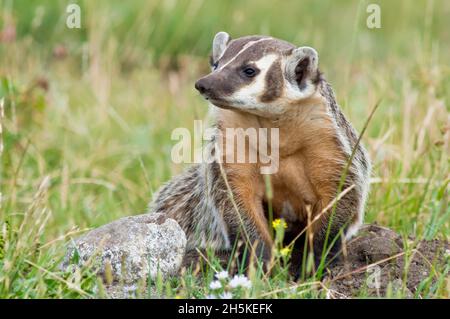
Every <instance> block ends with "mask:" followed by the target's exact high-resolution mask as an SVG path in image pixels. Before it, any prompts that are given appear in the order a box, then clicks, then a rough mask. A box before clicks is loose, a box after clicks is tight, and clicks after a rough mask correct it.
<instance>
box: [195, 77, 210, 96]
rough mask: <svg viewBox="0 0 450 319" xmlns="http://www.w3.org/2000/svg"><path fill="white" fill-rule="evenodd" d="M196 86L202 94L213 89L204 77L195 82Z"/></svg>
mask: <svg viewBox="0 0 450 319" xmlns="http://www.w3.org/2000/svg"><path fill="white" fill-rule="evenodd" d="M195 88H196V89H197V91H199V92H200V94H208V93H209V92H210V91H211V87H210V86H209V85H208V83H207V80H205V79H204V78H203V79H200V80H198V81H197V82H195Z"/></svg>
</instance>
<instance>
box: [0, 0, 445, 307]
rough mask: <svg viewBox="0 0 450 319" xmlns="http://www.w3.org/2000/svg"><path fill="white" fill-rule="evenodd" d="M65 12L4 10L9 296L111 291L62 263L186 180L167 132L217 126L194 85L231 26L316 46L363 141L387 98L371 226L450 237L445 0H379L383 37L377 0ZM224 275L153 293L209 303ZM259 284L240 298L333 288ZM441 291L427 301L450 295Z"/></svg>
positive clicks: (89, 5)
mask: <svg viewBox="0 0 450 319" xmlns="http://www.w3.org/2000/svg"><path fill="white" fill-rule="evenodd" d="M68 3H70V2H66V1H61V2H55V1H44V0H41V1H34V2H32V3H30V2H29V1H22V0H20V1H5V0H0V8H1V11H0V30H3V31H2V37H1V39H2V40H1V41H0V99H1V101H2V102H1V107H2V114H3V116H2V119H1V124H2V136H1V141H2V146H3V151H2V154H1V164H2V165H1V171H0V174H1V175H0V178H1V180H0V186H1V201H0V205H1V206H0V234H1V236H0V298H75V297H91V296H94V297H95V296H97V297H99V296H102V290H101V289H100V290H99V289H95V287H96V286H98V283H99V280H98V279H97V278H96V276H95V275H94V274H93V273H92V271H90V270H89V269H83V270H80V271H77V272H75V273H63V272H61V271H60V270H59V269H58V267H57V266H58V263H59V260H60V259H61V257H62V256H63V254H64V243H65V242H67V241H68V240H69V239H70V238H72V237H74V236H76V235H78V234H80V233H82V232H84V231H86V230H87V229H90V228H93V227H97V226H100V225H102V224H104V223H107V222H109V221H112V220H114V219H117V218H119V217H122V216H127V215H133V214H138V213H142V212H144V211H145V208H146V206H147V203H148V202H149V201H150V199H151V197H152V194H153V192H154V191H155V190H156V189H157V188H158V187H159V186H160V185H161V183H163V182H164V181H166V180H168V179H169V178H170V177H171V176H172V175H174V174H176V173H178V172H181V171H182V170H183V167H181V166H179V165H175V164H173V163H172V162H171V160H170V150H171V147H172V145H173V143H174V142H172V141H171V140H170V134H171V132H172V130H173V129H174V128H176V127H187V128H189V129H192V128H193V121H194V120H195V119H203V118H204V117H205V116H206V111H207V108H206V103H205V102H204V101H203V100H202V99H201V98H200V97H199V96H198V95H197V94H196V92H195V90H194V89H193V84H194V82H195V80H196V79H197V78H198V77H199V76H200V75H202V74H204V73H206V72H208V65H207V55H208V53H209V50H210V45H211V40H212V37H213V36H214V34H215V33H216V32H217V31H220V30H222V29H223V30H226V31H228V32H229V33H230V34H231V35H232V36H233V37H238V36H241V35H246V34H253V33H263V34H270V35H272V36H276V37H280V38H283V39H286V40H288V41H291V42H294V43H297V44H299V45H311V46H313V47H315V48H316V49H317V50H318V52H319V54H320V64H321V69H322V71H324V73H325V76H326V77H327V78H328V80H329V81H330V82H331V83H332V85H333V87H334V89H335V91H336V93H337V97H338V100H339V103H340V105H341V106H342V108H343V110H344V113H345V114H346V115H347V117H348V118H349V119H350V120H351V122H352V123H353V124H354V126H355V127H356V128H357V129H358V130H359V131H361V129H362V128H363V125H364V123H365V120H366V118H367V117H368V114H369V113H370V111H371V109H372V107H373V106H374V105H375V103H376V102H377V101H378V100H381V104H380V106H379V107H378V110H377V112H376V113H375V114H374V116H373V119H372V121H371V123H370V125H369V127H368V128H367V131H366V133H365V136H364V138H363V143H364V144H365V145H366V146H367V148H368V150H369V152H370V155H371V158H372V160H373V165H374V168H373V173H372V177H373V180H372V190H371V193H370V196H369V203H368V205H367V209H366V221H367V222H377V223H378V224H381V225H384V226H387V227H390V228H392V229H394V230H396V231H397V232H399V233H401V234H402V236H404V237H405V238H407V237H408V236H414V237H416V238H417V239H422V238H425V239H435V238H438V239H448V237H449V235H450V223H449V220H450V218H449V217H450V210H449V207H448V182H449V171H448V163H449V156H448V154H449V135H450V126H449V125H450V122H449V120H450V117H449V107H448V103H449V98H450V90H449V89H450V68H449V65H450V56H449V55H448V52H450V47H449V46H450V31H449V29H448V21H447V20H448V19H447V17H448V15H449V14H450V5H449V3H448V2H447V1H430V2H428V1H414V2H413V1H395V2H394V1H380V5H381V10H382V11H381V12H382V28H381V29H368V28H367V27H366V25H365V19H366V17H367V13H366V11H365V8H366V6H367V4H368V2H367V1H343V2H339V3H337V2H335V1H321V2H317V1H283V2H282V3H279V4H277V5H275V4H273V3H272V2H260V1H256V0H248V1H245V2H241V1H239V2H238V1H226V2H225V1H224V2H220V3H217V2H215V1H214V2H213V1H192V2H188V1H164V2H156V1H151V2H146V3H145V4H144V3H142V2H140V1H127V2H120V1H116V2H110V1H108V2H107V1H80V2H79V3H80V5H81V8H82V28H81V29H68V28H67V27H66V26H65V18H66V15H65V6H66V5H67V4H68ZM11 29H15V36H13V37H10V39H6V38H5V30H11ZM8 40H9V41H8ZM64 51H65V53H64ZM61 52H62V53H61ZM412 248H413V247H411V249H412ZM280 260H281V261H282V259H280ZM213 263H214V261H213ZM216 266H217V265H214V264H211V265H209V266H208V267H205V269H203V270H202V273H201V276H199V277H198V276H194V274H193V273H192V272H188V273H186V274H184V275H183V276H182V277H180V278H174V279H172V280H170V281H165V282H163V281H162V280H161V279H157V280H156V285H155V287H156V288H157V289H158V290H160V291H161V292H164V293H165V294H166V295H167V296H172V297H174V296H180V297H199V298H201V297H205V296H206V295H208V294H210V293H211V292H210V289H209V288H208V284H209V282H210V281H212V280H213V275H214V269H215V268H216ZM249 276H250V279H251V280H252V283H253V286H252V288H251V289H250V290H240V291H239V292H236V294H238V295H239V296H242V297H274V298H316V297H317V298H323V297H325V296H326V292H327V290H326V287H323V286H321V284H320V283H318V282H317V281H316V280H315V279H314V278H310V279H308V280H305V281H302V282H298V283H293V282H291V281H289V280H287V277H286V274H285V271H283V267H280V270H279V271H278V272H277V273H276V274H274V275H273V276H272V277H270V278H266V277H264V276H263V275H262V274H261V272H258V270H257V269H255V271H254V272H252V273H251V274H249ZM441 281H442V283H441V286H439V287H440V288H439V289H429V288H427V287H428V286H429V283H424V284H423V290H422V293H421V294H420V295H417V296H416V297H427V298H445V297H449V291H448V285H449V282H448V278H445V277H444V278H443V279H441ZM427 285H428V286H427ZM446 285H447V289H445V286H446ZM364 296H365V295H364V292H361V297H364ZM400 297H401V295H400Z"/></svg>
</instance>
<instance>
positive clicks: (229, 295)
mask: <svg viewBox="0 0 450 319" xmlns="http://www.w3.org/2000/svg"><path fill="white" fill-rule="evenodd" d="M220 299H233V294H232V293H231V292H228V291H226V292H224V293H223V294H221V295H220Z"/></svg>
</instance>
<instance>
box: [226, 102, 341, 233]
mask: <svg viewBox="0 0 450 319" xmlns="http://www.w3.org/2000/svg"><path fill="white" fill-rule="evenodd" d="M218 120H219V121H218V123H219V127H220V128H221V129H222V130H224V129H225V128H244V129H246V128H250V127H253V128H268V129H270V128H278V129H279V144H280V147H279V169H278V172H277V173H275V174H272V175H269V180H270V183H271V188H272V193H273V198H272V207H273V211H274V217H283V218H285V219H286V220H287V221H288V222H292V223H294V222H300V223H304V222H305V220H306V213H307V207H308V206H309V207H310V208H311V210H310V211H311V212H312V214H313V215H314V214H317V213H318V212H320V211H321V208H323V207H324V206H326V205H327V204H328V203H329V202H330V201H331V200H332V199H333V198H334V196H335V193H336V180H337V179H339V177H340V174H341V171H342V167H343V163H344V162H345V155H344V153H343V152H342V150H341V148H340V147H339V144H338V142H337V138H336V131H335V127H334V125H333V120H332V118H331V117H330V115H329V113H328V112H327V106H326V103H325V101H324V100H323V98H322V97H321V96H320V95H315V96H313V97H312V98H310V99H308V100H305V101H302V102H301V104H299V105H293V106H292V111H291V112H288V113H287V114H284V115H283V116H282V117H279V118H276V119H265V118H261V117H258V116H256V115H250V114H248V113H239V112H235V111H228V110H223V109H220V110H219V111H218ZM225 143H226V142H225ZM223 165H224V168H225V170H226V172H227V176H228V179H229V183H230V186H231V188H232V189H233V191H234V192H235V193H236V194H238V195H239V197H240V198H241V199H242V201H243V202H247V201H248V202H251V204H249V205H253V206H254V207H253V208H255V209H250V210H249V211H253V212H261V211H264V205H265V204H266V203H267V202H268V198H267V194H266V192H265V190H266V185H265V179H264V176H263V175H262V174H261V173H260V166H261V164H260V163H259V162H258V163H245V164H237V163H224V164H223ZM256 214H258V213H256ZM253 217H254V219H259V220H260V221H261V223H266V221H264V220H263V219H261V216H253ZM261 227H262V228H264V227H263V225H261ZM267 236H268V234H265V237H267Z"/></svg>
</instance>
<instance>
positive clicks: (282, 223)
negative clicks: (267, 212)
mask: <svg viewBox="0 0 450 319" xmlns="http://www.w3.org/2000/svg"><path fill="white" fill-rule="evenodd" d="M272 227H273V228H275V229H277V228H279V227H282V228H284V229H286V228H287V224H286V222H285V221H284V219H280V218H277V219H275V220H274V221H273V222H272Z"/></svg>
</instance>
